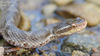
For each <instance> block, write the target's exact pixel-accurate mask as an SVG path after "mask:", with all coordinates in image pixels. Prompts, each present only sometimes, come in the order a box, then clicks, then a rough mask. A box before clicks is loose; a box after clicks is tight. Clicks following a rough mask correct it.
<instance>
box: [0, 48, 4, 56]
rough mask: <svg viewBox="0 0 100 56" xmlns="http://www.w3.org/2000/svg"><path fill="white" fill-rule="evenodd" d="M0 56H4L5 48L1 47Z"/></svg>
mask: <svg viewBox="0 0 100 56" xmlns="http://www.w3.org/2000/svg"><path fill="white" fill-rule="evenodd" d="M0 56H4V48H3V47H0Z"/></svg>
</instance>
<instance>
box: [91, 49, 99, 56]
mask: <svg viewBox="0 0 100 56" xmlns="http://www.w3.org/2000/svg"><path fill="white" fill-rule="evenodd" d="M92 51H93V53H92V54H91V56H100V51H99V50H98V49H96V48H93V49H92Z"/></svg>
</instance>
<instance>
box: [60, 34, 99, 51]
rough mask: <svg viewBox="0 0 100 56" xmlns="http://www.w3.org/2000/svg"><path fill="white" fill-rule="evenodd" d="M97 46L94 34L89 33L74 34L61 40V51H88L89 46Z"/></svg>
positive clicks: (89, 49)
mask: <svg viewBox="0 0 100 56" xmlns="http://www.w3.org/2000/svg"><path fill="white" fill-rule="evenodd" d="M98 46H99V45H98V43H97V42H96V39H95V36H93V35H89V34H82V35H81V34H74V35H71V36H69V37H68V38H66V39H65V40H64V41H63V44H62V47H61V50H62V51H63V52H72V51H73V50H80V51H83V52H90V51H91V48H97V47H98Z"/></svg>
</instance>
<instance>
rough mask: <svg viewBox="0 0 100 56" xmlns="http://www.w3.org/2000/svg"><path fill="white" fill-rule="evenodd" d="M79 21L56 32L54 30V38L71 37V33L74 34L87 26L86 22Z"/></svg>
mask: <svg viewBox="0 0 100 56" xmlns="http://www.w3.org/2000/svg"><path fill="white" fill-rule="evenodd" d="M78 20H79V21H77V19H76V21H72V23H70V24H69V25H67V26H64V27H61V28H59V29H58V30H56V31H55V32H54V33H55V35H56V36H68V35H71V34H73V33H76V32H78V31H80V30H82V29H84V28H85V27H86V25H87V21H86V20H84V19H79V18H78Z"/></svg>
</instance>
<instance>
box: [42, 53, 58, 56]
mask: <svg viewBox="0 0 100 56" xmlns="http://www.w3.org/2000/svg"><path fill="white" fill-rule="evenodd" d="M43 56H56V54H55V53H54V52H50V53H46V52H44V53H43Z"/></svg>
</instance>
